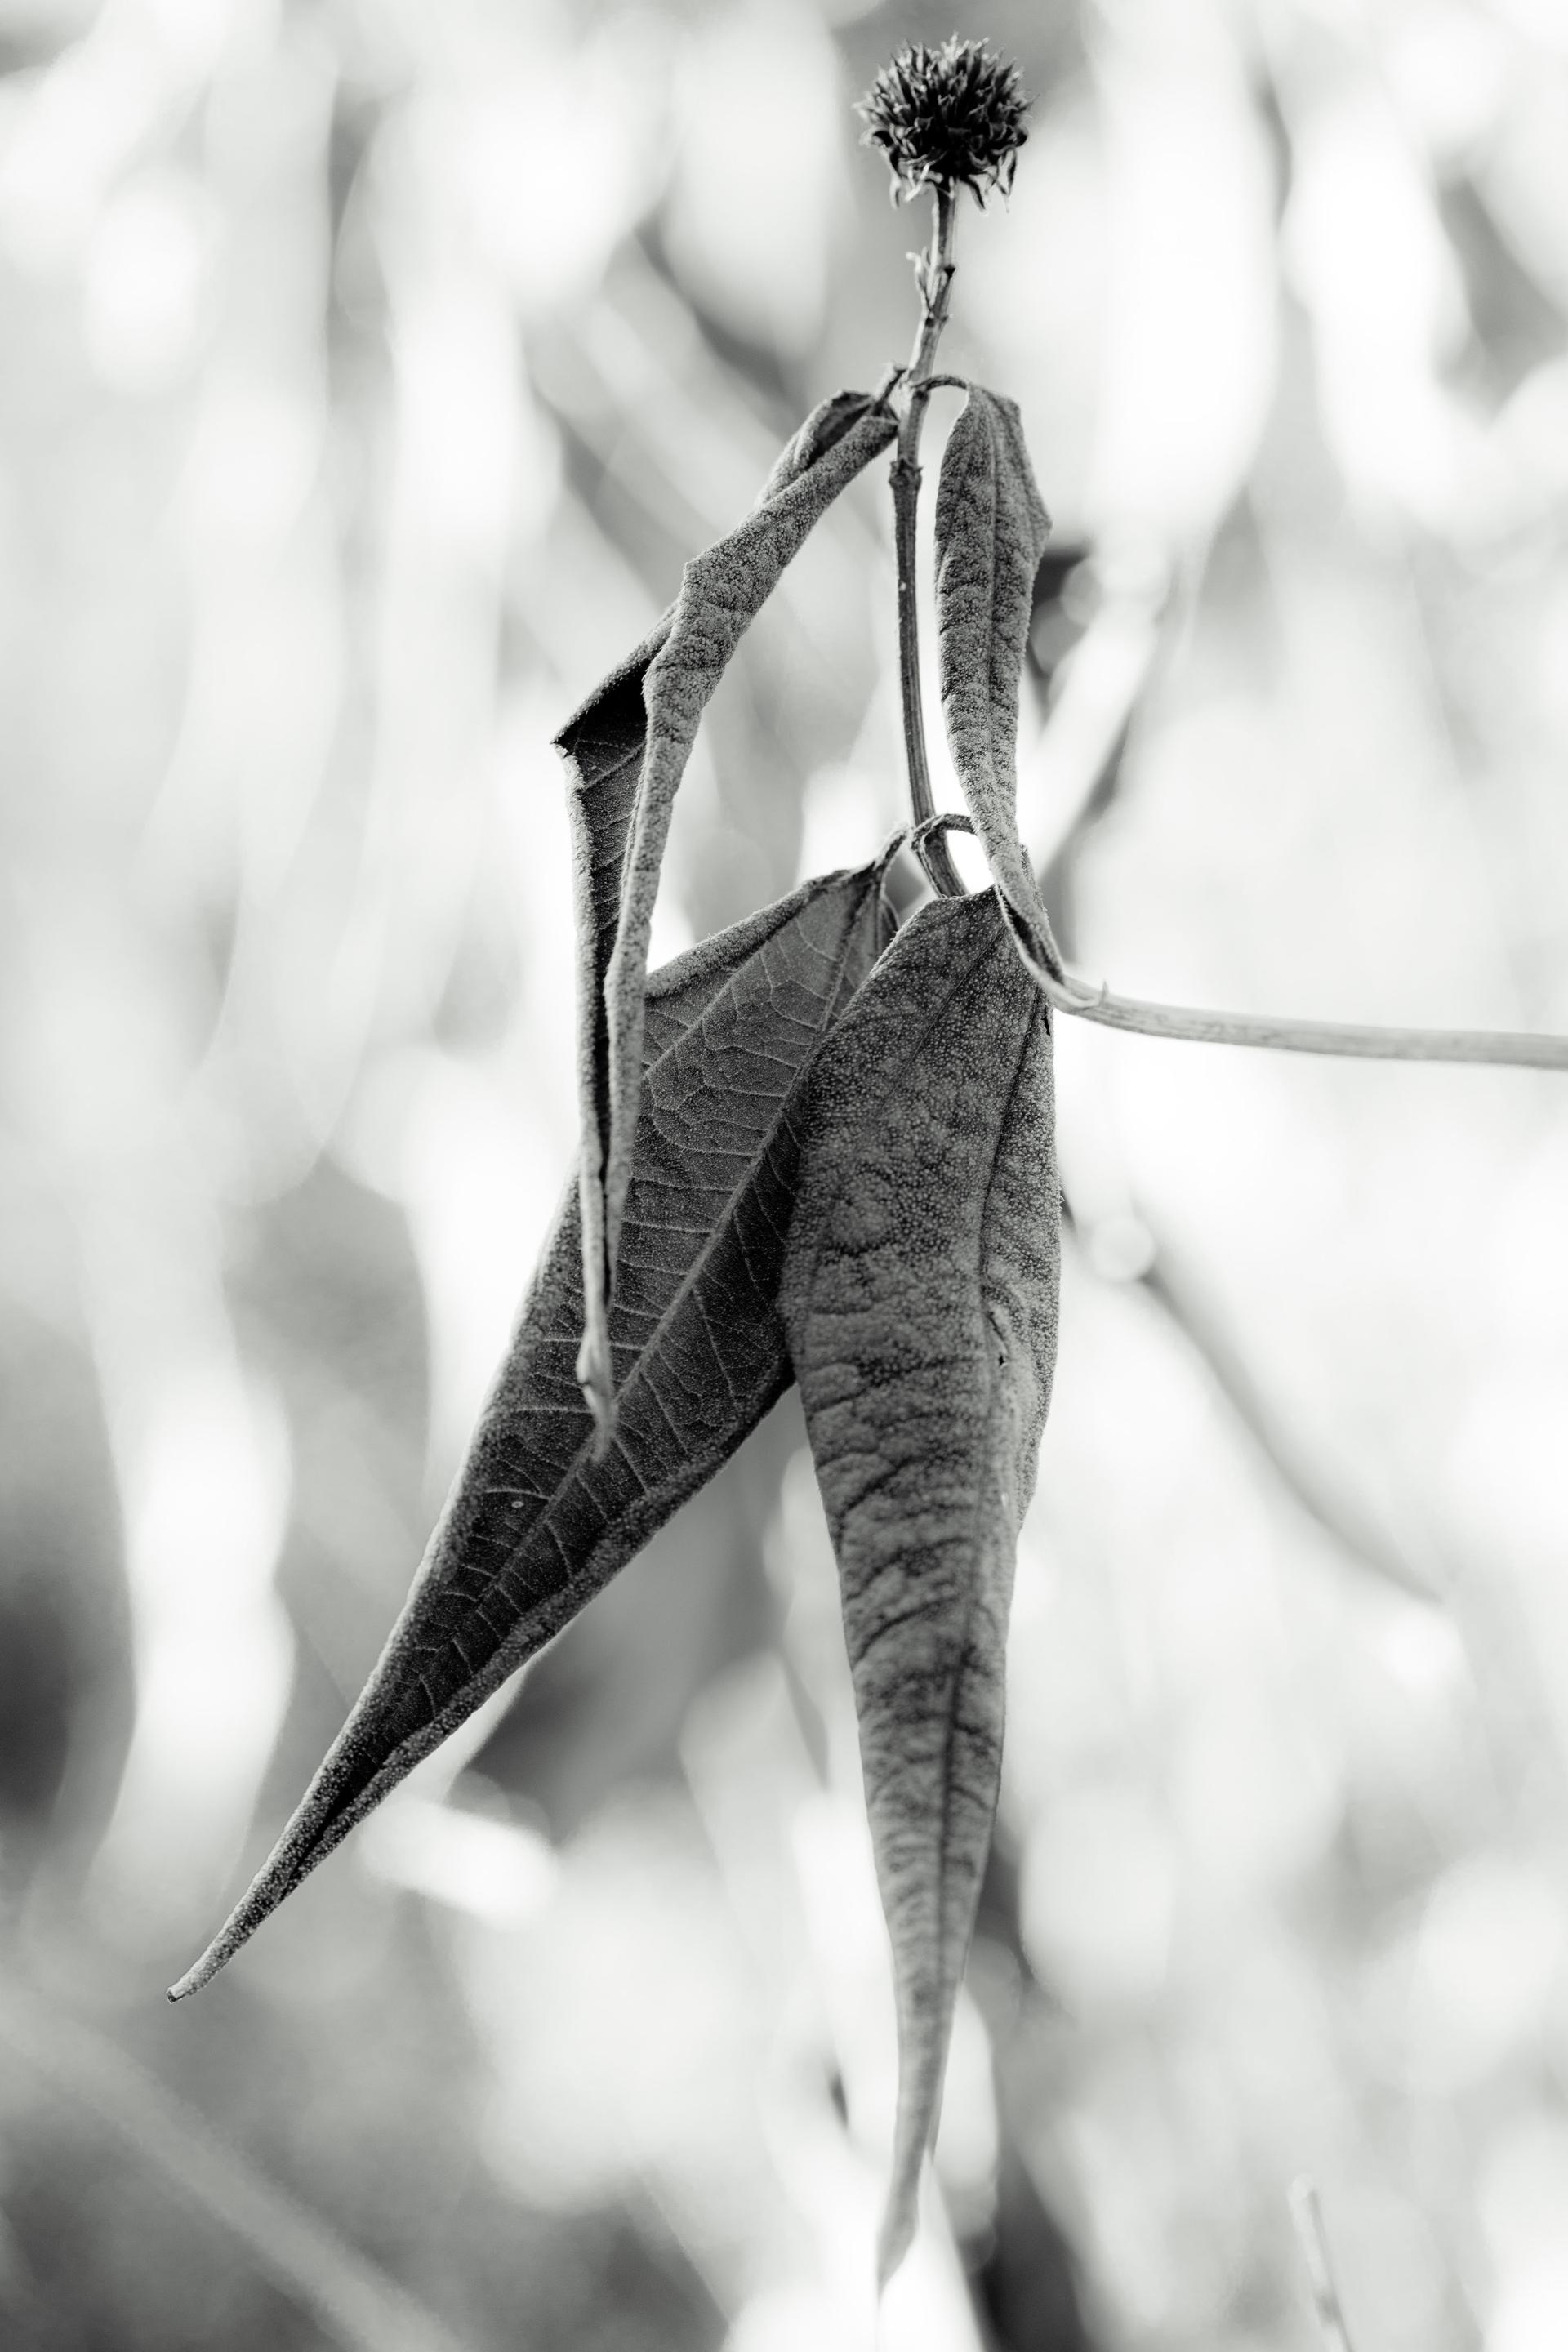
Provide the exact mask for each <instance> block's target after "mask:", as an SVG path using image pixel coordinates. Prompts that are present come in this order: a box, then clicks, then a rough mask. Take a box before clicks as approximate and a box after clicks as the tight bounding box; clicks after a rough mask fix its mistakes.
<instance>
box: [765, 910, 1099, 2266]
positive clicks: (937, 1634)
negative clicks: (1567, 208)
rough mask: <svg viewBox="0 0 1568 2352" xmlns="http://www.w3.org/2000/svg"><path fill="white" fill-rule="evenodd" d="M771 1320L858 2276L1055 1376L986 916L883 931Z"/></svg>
mask: <svg viewBox="0 0 1568 2352" xmlns="http://www.w3.org/2000/svg"><path fill="white" fill-rule="evenodd" d="M805 1121H806V1139H805V1145H804V1147H803V1150H802V1155H801V1167H800V1177H799V1183H798V1187H797V1192H796V1202H795V1215H794V1218H793V1220H792V1223H791V1226H790V1234H789V1241H788V1244H787V1247H786V1249H785V1253H784V1281H783V1286H782V1289H781V1292H780V1304H781V1309H782V1312H783V1315H784V1329H785V1335H786V1337H787V1339H788V1342H789V1349H790V1359H791V1361H792V1363H793V1364H794V1367H795V1377H796V1379H797V1380H798V1381H799V1382H800V1390H801V1401H802V1402H803V1404H804V1406H805V1424H806V1432H807V1435H808V1436H809V1439H810V1442H811V1450H812V1454H813V1458H814V1460H815V1462H816V1472H817V1478H818V1481H819V1483H820V1485H821V1488H822V1496H823V1501H824V1504H825V1506H826V1513H827V1522H828V1527H829V1529H830V1531H831V1534H832V1537H833V1544H834V1549H835V1552H836V1554H837V1560H838V1569H839V1578H840V1583H841V1586H842V1593H843V1608H844V1630H845V1639H846V1645H847V1650H848V1654H849V1664H850V1671H851V1675H852V1679H853V1683H854V1689H855V1702H856V1711H857V1714H858V1718H859V1729H860V1753H861V1760H862V1763H863V1766H864V1769H865V1781H866V1802H867V1810H868V1814H869V1816H870V1823H871V1840H872V1847H873V1851H874V1853H875V1856H876V1863H877V1875H878V1880H879V1885H880V1888H881V1895H882V1904H883V1908H884V1910H885V1912H886V1914H887V1919H888V1927H889V1936H890V1938H891V1943H892V1948H893V1974H894V1986H895V1992H896V1996H897V2005H898V2024H899V2096H898V2114H897V2119H896V2125H895V2132H894V2149H893V2163H892V2172H891V2179H890V2184H889V2195H888V2205H887V2210H886V2214H885V2217H884V2221H883V2226H882V2233H881V2239H880V2244H879V2256H878V2263H879V2276H880V2277H881V2279H882V2281H883V2283H884V2284H885V2283H886V2280H887V2279H888V2278H889V2277H890V2276H891V2274H892V2272H893V2270H894V2269H896V2267H897V2266H898V2263H900V2261H901V2260H902V2259H903V2255H904V2253H905V2252H906V2251H907V2250H908V2247H909V2244H910V2238H911V2236H912V2234H913V2231H914V2226H915V2212H916V2198H917V2192H918V2189H919V2184H920V2172H921V2163H922V2161H923V2160H924V2158H925V2154H926V2151H927V2148H928V2147H929V2146H930V2144H931V2137H932V2135H933V2133H934V2130H935V2126H936V2118H937V2112H938V2108H939V2106H940V2104H941V2096H942V2077H943V2074H944V2071H945V2067H946V2062H947V2053H948V2044H949V2042H950V2039H951V2035H952V2015H953V2008H954V2004H955V2002H956V2000H957V1996H958V1988H959V1984H960V1981H961V1979H962V1977H963V1966H964V1960H965V1956H966V1954H967V1950H968V1946H969V1940H970V1936H971V1933H972V1931H973V1925H974V1916H975V1910H976V1906H977V1905H978V1902H979V1895H980V1885H981V1879H982V1876H983V1874H984V1867H985V1860H986V1855H987V1853H988V1851H989V1847H990V1839H991V1828H992V1822H993V1819H994V1812H995V1805H996V1795H997V1789H998V1786H999V1781H1000V1772H1001V1756H1002V1728H1003V1699H1004V1668H1005V1642H1006V1624H1007V1612H1008V1605H1009V1601H1010V1598H1011V1592H1012V1582H1013V1564H1014V1555H1015V1549H1016V1536H1017V1529H1018V1524H1019V1521H1020V1519H1021V1518H1022V1516H1023V1512H1024V1508H1025V1506H1026V1503H1027V1501H1028V1498H1029V1496H1030V1494H1031V1492H1032V1491H1033V1487H1034V1481H1035V1465H1036V1457H1037V1451H1038V1447H1039V1440H1040V1433H1041V1430H1042V1428H1043V1426H1044V1422H1045V1414H1046V1406H1047V1401H1048V1397H1049V1392H1050V1383H1051V1374H1052V1369H1053V1366H1054V1363H1055V1357H1056V1336H1057V1298H1058V1276H1059V1253H1060V1238H1059V1231H1058V1220H1059V1199H1058V1190H1057V1178H1056V1162H1055V1151H1054V1113H1053V1107H1052V1088H1051V1036H1050V1024H1049V1020H1048V1017H1047V1013H1046V1010H1045V1007H1044V1004H1043V1003H1042V1001H1041V999H1040V997H1039V995H1038V994H1037V991H1036V989H1035V987H1034V984H1033V983H1032V982H1031V981H1030V980H1029V978H1028V975H1027V974H1026V971H1024V969H1023V966H1022V965H1021V963H1020V962H1019V961H1018V959H1017V956H1016V953H1015V951H1014V948H1013V945H1012V940H1011V937H1010V934H1009V931H1008V929H1007V925H1006V923H1005V919H1004V916H1003V910H1002V908H1001V905H1000V902H999V900H998V898H997V896H996V894H995V893H994V891H986V892H985V893H984V895H983V896H980V897H977V898H963V899H945V900H939V901H937V902H936V903H935V904H934V905H931V906H928V907H925V908H922V909H921V912H920V913H919V914H918V915H917V916H916V917H915V918H914V919H913V920H912V921H911V922H910V924H908V925H907V926H906V928H905V929H904V930H903V931H902V932H900V935H899V937H898V938H897V939H896V940H894V942H893V945H892V946H891V948H890V949H889V951H888V953H887V954H886V955H885V956H884V957H883V958H882V961H881V962H880V963H879V965H878V967H877V969H876V971H874V972H873V973H872V975H871V978H870V979H869V981H868V982H867V984H866V986H865V987H864V988H863V989H862V990H861V992H860V994H859V996H858V998H857V999H856V1002H855V1003H854V1004H853V1005H852V1006H851V1007H850V1009H849V1011H848V1013H847V1014H846V1015H845V1017H844V1019H843V1020H842V1021H841V1022H840V1023H839V1024H838V1025H837V1028H836V1029H835V1030H834V1032H833V1034H831V1036H830V1037H829V1038H828V1040H827V1042H826V1045H824V1047H823V1049H822V1051H821V1053H820V1054H819V1055H818V1057H817V1060H816V1064H815V1066H814V1068H813V1072H812V1078H811V1084H810V1087H809V1088H808V1091H807V1095H806V1100H805Z"/></svg>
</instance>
